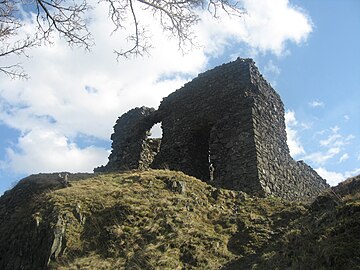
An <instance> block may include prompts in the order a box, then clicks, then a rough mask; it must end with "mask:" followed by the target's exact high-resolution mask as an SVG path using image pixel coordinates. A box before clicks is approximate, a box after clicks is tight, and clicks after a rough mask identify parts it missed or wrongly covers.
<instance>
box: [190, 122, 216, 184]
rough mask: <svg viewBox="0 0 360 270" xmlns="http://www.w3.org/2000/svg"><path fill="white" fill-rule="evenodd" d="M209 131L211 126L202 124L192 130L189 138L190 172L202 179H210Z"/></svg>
mask: <svg viewBox="0 0 360 270" xmlns="http://www.w3.org/2000/svg"><path fill="white" fill-rule="evenodd" d="M210 131H211V126H204V127H202V128H201V129H198V130H197V131H196V132H194V134H193V137H192V138H190V142H191V143H190V149H189V150H190V166H191V174H192V175H193V176H195V177H196V178H198V179H201V180H203V181H206V182H208V181H210V180H212V179H211V178H213V177H212V173H211V170H213V168H211V167H213V165H212V164H211V160H210V154H211V149H210Z"/></svg>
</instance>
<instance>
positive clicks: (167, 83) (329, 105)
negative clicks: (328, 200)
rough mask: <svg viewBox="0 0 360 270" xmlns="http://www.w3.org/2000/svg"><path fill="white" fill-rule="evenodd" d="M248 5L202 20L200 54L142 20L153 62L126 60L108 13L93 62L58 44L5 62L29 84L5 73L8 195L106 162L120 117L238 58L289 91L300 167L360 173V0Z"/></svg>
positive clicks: (2, 103)
mask: <svg viewBox="0 0 360 270" xmlns="http://www.w3.org/2000/svg"><path fill="white" fill-rule="evenodd" d="M255 2H256V3H255ZM242 3H243V5H244V7H245V8H246V9H247V12H248V13H247V14H246V15H245V16H244V17H243V18H242V19H240V20H235V21H234V20H231V21H230V20H229V19H228V18H224V19H223V20H221V21H214V20H212V19H211V18H209V16H208V15H206V14H202V15H201V16H202V18H203V21H202V22H201V23H200V24H199V25H198V26H197V27H196V29H195V30H196V31H195V32H196V33H197V39H196V41H197V42H198V44H199V45H200V46H198V48H197V49H193V50H191V51H190V52H189V53H188V54H185V55H183V54H182V53H181V52H179V51H178V50H177V47H176V41H171V40H168V39H167V37H166V36H164V35H163V34H162V32H161V31H160V29H159V28H158V27H157V26H156V24H155V23H154V22H153V19H152V18H151V17H149V16H147V15H146V14H143V16H142V17H141V18H142V21H143V22H144V23H147V24H149V25H151V30H152V31H153V39H152V41H153V49H152V51H150V53H151V55H150V56H147V57H145V58H138V59H133V60H120V61H119V62H116V60H115V56H114V55H113V53H112V52H113V49H114V46H124V45H126V43H125V41H124V39H123V38H122V37H123V36H122V34H121V33H118V34H117V35H110V33H111V31H112V26H111V25H110V24H109V22H108V21H106V7H105V6H101V5H100V6H99V7H98V8H97V9H96V10H94V11H93V14H92V15H93V21H92V25H91V26H90V30H91V31H92V32H93V34H94V37H95V42H96V44H97V46H96V47H94V48H93V50H92V51H91V52H90V53H89V52H84V51H82V50H81V49H71V48H68V47H67V46H66V44H65V42H64V41H62V40H59V39H58V38H57V37H56V36H55V37H54V44H53V45H52V46H48V47H41V48H36V49H34V50H32V51H31V52H29V55H30V57H29V58H26V59H23V58H20V59H19V58H8V59H5V61H9V62H11V61H13V62H14V61H16V62H18V61H21V62H22V63H23V66H24V68H25V69H26V70H27V71H28V73H29V75H30V76H31V78H30V79H29V80H28V81H23V80H15V81H14V80H10V79H9V78H7V77H5V76H3V75H1V74H0V81H1V84H0V194H1V193H2V192H4V191H5V190H6V189H8V188H10V187H11V186H12V184H13V183H15V182H16V181H17V180H19V179H21V178H22V177H25V176H27V175H29V174H32V173H40V172H53V171H71V172H82V171H91V170H92V169H93V168H94V167H96V166H98V165H101V164H105V163H106V162H107V156H108V154H109V150H110V144H111V142H110V139H109V138H110V135H111V133H112V127H113V125H114V123H115V121H116V119H117V117H118V116H119V115H121V114H122V113H124V112H126V111H127V110H129V109H131V108H133V107H135V106H142V105H145V106H153V107H157V106H158V105H159V102H160V101H161V99H162V98H163V97H164V96H167V95H168V94H169V93H171V92H172V91H174V90H176V89H177V88H179V87H181V86H182V85H183V84H184V83H185V82H186V81H188V80H190V79H191V78H193V77H195V76H196V75H197V74H198V73H200V72H203V71H205V70H207V69H210V68H212V67H214V66H216V65H219V64H222V63H225V62H228V61H231V60H234V59H235V58H236V57H238V56H240V57H252V58H254V59H255V61H256V63H257V65H258V67H259V68H260V71H261V72H262V73H263V74H264V76H265V78H266V79H267V80H268V81H269V82H270V83H271V84H272V85H273V87H274V88H275V89H276V91H277V92H278V93H279V94H280V96H281V98H282V100H283V102H284V104H285V108H286V123H287V133H288V144H289V146H290V149H291V154H292V156H293V157H294V158H295V159H296V160H299V159H303V160H305V161H306V162H307V163H308V164H309V165H311V166H312V167H313V168H314V169H316V170H317V171H318V172H319V174H320V175H322V176H323V177H324V178H326V179H327V180H328V182H329V183H331V184H333V185H334V184H336V183H338V182H339V181H341V180H344V179H345V178H347V177H349V176H352V175H356V174H359V173H360V125H359V122H360V106H359V105H358V103H359V100H360V65H359V63H360V52H359V48H360V38H359V36H360V35H359V34H360V33H359V31H360V30H359V29H360V1H358V0H342V1H335V0H327V1H320V0H318V1H314V0H312V1H310V0H306V1H295V0H293V1H287V0H259V1H250V0H243V1H242ZM26 23H27V24H28V25H29V26H31V25H32V23H33V22H32V21H31V20H28V21H27V22H26ZM29 29H31V27H29ZM106 29H108V31H106ZM27 31H28V30H27ZM1 61H4V59H1V60H0V64H1V65H2V64H4V62H1ZM5 64H6V62H5Z"/></svg>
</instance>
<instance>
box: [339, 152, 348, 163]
mask: <svg viewBox="0 0 360 270" xmlns="http://www.w3.org/2000/svg"><path fill="white" fill-rule="evenodd" d="M349 158H350V156H349V154H348V153H345V154H343V155H342V156H341V157H340V159H339V162H340V163H341V162H343V161H345V160H348V159H349Z"/></svg>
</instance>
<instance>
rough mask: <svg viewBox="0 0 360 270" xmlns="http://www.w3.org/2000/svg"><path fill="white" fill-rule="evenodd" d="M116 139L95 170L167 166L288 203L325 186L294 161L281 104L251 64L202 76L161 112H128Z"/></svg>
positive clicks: (231, 65) (233, 64)
mask: <svg viewBox="0 0 360 270" xmlns="http://www.w3.org/2000/svg"><path fill="white" fill-rule="evenodd" d="M159 122H161V125H162V129H163V137H162V139H161V144H160V143H159V142H158V143H157V144H154V143H153V142H151V141H148V138H147V133H148V132H149V130H150V129H151V127H152V126H153V125H154V124H156V123H159ZM111 138H112V140H113V145H112V146H113V150H112V153H111V155H110V157H109V162H108V164H107V165H106V166H105V167H100V168H98V169H95V170H96V171H116V170H126V169H146V168H149V167H152V168H168V169H171V170H179V171H182V172H184V173H186V174H188V175H191V176H195V177H197V178H199V179H202V180H203V181H207V182H211V183H212V184H213V185H215V186H219V187H225V188H229V189H234V190H241V191H245V192H247V193H250V194H254V195H258V196H268V195H273V196H277V197H282V198H286V199H290V200H293V199H299V200H304V199H309V198H313V197H314V196H316V195H317V194H319V193H320V192H321V191H322V190H324V189H325V188H327V187H328V185H327V184H326V182H325V180H323V179H322V178H321V177H320V176H319V175H318V174H317V173H316V172H315V171H314V170H313V169H312V168H310V167H309V166H308V165H306V164H305V163H304V162H302V161H300V162H296V161H295V160H293V159H292V158H291V156H290V153H289V148H288V146H287V143H286V131H285V121H284V105H283V103H282V101H281V99H280V97H279V95H278V94H277V93H276V92H275V90H274V89H273V88H272V87H271V85H270V84H269V83H268V82H267V81H266V80H265V79H264V78H263V77H262V75H261V74H260V73H259V71H258V69H257V67H256V66H255V63H254V62H253V61H252V60H251V59H237V60H236V61H234V62H230V63H228V64H224V65H222V66H219V67H216V68H214V69H212V70H209V71H207V72H205V73H202V74H200V75H199V76H198V77H197V78H195V79H194V80H192V81H191V82H189V83H187V84H186V85H184V86H183V87H182V88H180V89H179V90H177V91H175V92H174V93H172V94H170V95H169V96H168V97H166V98H164V100H163V101H162V102H161V104H160V107H159V109H158V110H155V109H150V108H145V107H142V108H135V109H133V110H130V111H129V112H127V113H126V114H124V115H123V116H121V117H120V118H119V119H118V120H117V122H116V125H115V127H114V134H113V135H112V137H111ZM150 142H151V144H150ZM159 144H160V148H158V146H159Z"/></svg>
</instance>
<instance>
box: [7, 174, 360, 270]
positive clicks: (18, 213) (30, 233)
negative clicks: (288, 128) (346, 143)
mask: <svg viewBox="0 0 360 270" xmlns="http://www.w3.org/2000/svg"><path fill="white" fill-rule="evenodd" d="M69 180H70V186H69V187H66V188H64V187H63V186H62V185H61V183H60V182H59V177H58V175H57V174H40V175H33V176H30V177H28V178H25V179H23V180H22V181H20V182H19V184H18V185H17V186H15V187H14V188H13V189H12V190H11V191H8V192H6V193H5V194H4V195H3V196H2V197H1V198H0V269H4V270H7V269H11V270H13V269H48V268H49V269H223V270H224V269H360V257H359V256H360V255H359V254H360V253H359V250H360V197H359V194H360V192H359V186H360V185H359V183H360V177H357V178H353V179H351V180H348V181H347V182H345V183H343V184H342V185H339V187H337V188H335V189H334V191H330V190H329V192H328V193H326V194H323V195H322V196H319V197H318V198H317V199H316V200H315V202H313V203H312V204H311V205H305V204H301V203H295V202H286V201H282V200H279V199H276V198H256V197H250V196H248V195H247V194H245V193H243V192H235V191H230V190H225V189H217V188H214V187H212V186H210V185H208V184H206V183H204V182H202V181H200V180H197V179H195V178H193V177H189V176H187V175H185V174H183V173H180V172H172V171H167V170H150V171H143V172H136V171H135V172H127V173H110V174H71V175H70V176H69Z"/></svg>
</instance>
